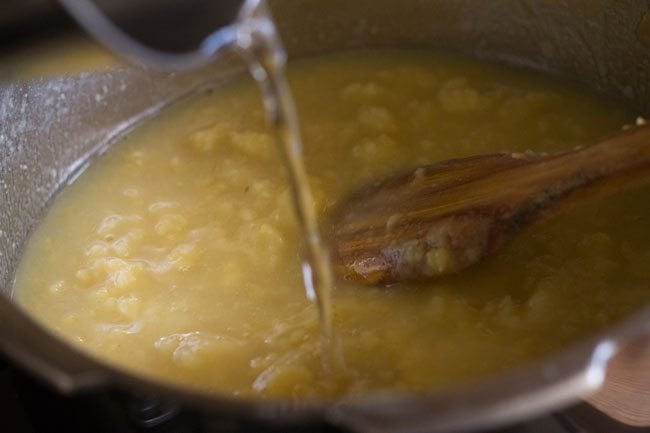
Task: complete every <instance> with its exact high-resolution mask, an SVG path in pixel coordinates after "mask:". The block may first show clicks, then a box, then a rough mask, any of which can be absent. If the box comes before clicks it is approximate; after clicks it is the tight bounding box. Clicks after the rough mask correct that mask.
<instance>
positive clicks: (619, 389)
mask: <svg viewBox="0 0 650 433" xmlns="http://www.w3.org/2000/svg"><path fill="white" fill-rule="evenodd" d="M586 401H587V402H588V403H590V404H591V405H592V406H594V407H596V408H597V409H598V410H600V411H601V412H604V413H605V414H606V415H608V416H609V417H611V418H614V419H615V420H617V421H619V422H622V423H624V424H627V425H631V426H638V427H648V426H650V336H645V337H639V338H637V339H635V340H633V341H631V342H630V343H628V344H627V345H625V346H624V347H623V348H622V349H621V350H620V352H619V353H617V354H616V356H614V358H612V360H611V361H610V363H609V366H608V369H607V375H606V378H605V383H604V384H603V387H602V388H601V389H600V390H599V391H598V392H596V393H595V394H594V395H592V396H589V397H588V398H587V399H586Z"/></svg>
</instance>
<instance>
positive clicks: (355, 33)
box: [0, 0, 650, 433]
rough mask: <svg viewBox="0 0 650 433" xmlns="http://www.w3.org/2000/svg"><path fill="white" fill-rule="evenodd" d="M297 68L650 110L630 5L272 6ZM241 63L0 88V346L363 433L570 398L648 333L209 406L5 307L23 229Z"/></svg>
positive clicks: (27, 362) (213, 410) (93, 379)
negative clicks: (497, 367)
mask: <svg viewBox="0 0 650 433" xmlns="http://www.w3.org/2000/svg"><path fill="white" fill-rule="evenodd" d="M271 8H272V10H273V13H274V15H275V17H276V20H277V22H278V25H279V28H280V32H281V34H282V36H283V38H284V41H285V44H286V45H287V47H288V50H289V54H290V57H293V58H295V57H301V56H310V55H317V54H321V53H325V52H330V51H336V50H343V49H354V48H358V47H385V46H391V47H401V46H407V47H414V46H417V47H432V48H437V49H444V50H450V51H456V52H462V53H466V54H469V55H472V56H475V57H479V58H485V59H489V60H495V61H504V62H508V63H514V64H517V65H520V66H523V67H528V68H534V69H538V70H542V71H544V72H546V73H549V74H555V75H559V76H563V77H565V78H567V79H570V80H574V81H575V82H576V83H578V84H579V85H585V86H587V87H589V88H590V89H592V90H593V91H594V92H598V93H601V94H604V95H606V96H609V97H612V98H616V99H619V100H623V101H625V102H626V103H627V104H628V105H629V106H631V107H633V108H634V109H636V110H638V112H639V113H640V114H642V113H644V112H646V111H647V110H648V108H649V107H650V89H649V88H648V87H647V86H646V82H647V79H648V76H647V74H648V71H650V67H649V66H650V65H649V62H650V48H649V47H650V45H645V44H647V43H648V41H650V32H645V29H646V27H650V26H648V25H646V22H648V19H646V12H647V10H648V4H647V2H641V1H638V0H619V1H613V0H603V1H591V0H574V1H568V0H567V1H548V0H538V1H535V0H530V1H528V0H518V1H512V0H493V1H490V2H476V1H474V0H402V1H399V2H397V1H390V0H329V1H326V2H324V1H322V0H275V1H273V0H271ZM243 70H244V66H243V65H242V64H241V62H240V61H239V60H238V59H237V58H236V57H235V56H234V55H232V54H228V53H224V55H222V56H221V57H220V58H219V59H217V60H216V61H215V63H214V64H212V65H210V66H209V67H207V68H204V69H202V70H199V71H195V72H192V73H187V74H179V75H157V74H150V73H146V72H144V71H142V70H138V69H128V68H119V69H115V70H111V71H105V72H101V73H100V72H98V73H85V74H79V75H72V76H66V77H59V78H54V79H49V80H46V79H42V80H32V81H25V82H17V83H12V84H5V85H3V86H2V87H1V88H0V119H1V121H0V203H2V206H1V208H0V291H1V293H2V295H3V296H0V344H1V348H2V350H3V351H5V352H6V353H7V354H9V355H10V356H12V357H13V358H14V359H15V360H16V361H17V362H19V363H21V364H22V365H24V366H25V367H26V368H28V369H30V370H31V371H33V372H34V373H35V374H37V375H40V376H41V377H42V378H44V379H45V380H46V381H48V382H50V383H52V384H53V385H54V386H56V387H57V388H58V389H59V390H60V391H61V392H65V393H72V392H81V391H84V390H87V389H91V388H93V387H109V386H110V387H118V388H120V389H125V390H129V391H131V392H135V393H149V394H150V393H153V394H156V395H159V396H162V397H163V398H165V399H168V400H170V401H175V402H179V403H181V404H183V405H186V406H191V407H196V408H200V410H202V411H204V412H205V413H210V414H214V415H215V416H222V415H223V416H228V417H230V418H233V417H234V418H235V419H241V420H259V421H262V422H264V423H267V424H269V425H294V426H295V425H311V424H313V423H314V422H316V423H321V422H325V423H327V424H330V425H335V426H339V427H343V428H347V429H352V430H357V431H362V432H404V433H407V432H408V433H410V432H425V431H426V432H442V431H444V432H449V431H469V430H473V429H477V428H487V427H498V426H501V425H506V424H509V423H513V422H516V421H519V420H523V419H526V418H528V417H533V416H535V415H540V414H542V413H545V412H547V411H550V410H552V409H556V408H559V407H561V406H563V405H567V404H569V403H572V402H574V401H576V400H577V399H579V398H581V397H583V396H585V395H588V394H590V393H592V392H593V391H595V390H596V389H598V388H599V387H600V386H601V384H602V383H603V380H604V377H605V373H606V369H607V365H608V361H609V359H610V358H611V357H612V356H613V355H614V354H616V353H617V352H618V351H619V350H621V349H622V348H624V347H625V346H626V344H628V343H629V342H630V341H633V340H638V339H639V338H643V337H645V336H646V335H647V334H650V308H645V309H642V310H640V311H639V312H638V313H637V314H636V315H634V316H632V317H630V318H628V319H627V320H625V321H624V322H622V323H620V324H618V325H616V326H614V327H611V328H610V329H608V330H606V331H604V332H602V333H600V334H598V335H595V336H593V337H592V338H590V339H587V340H585V341H581V342H579V343H576V344H575V345H573V346H571V347H568V348H566V350H564V351H563V352H561V353H558V354H554V355H552V356H549V357H547V358H545V359H542V360H540V361H539V362H537V363H534V364H531V365H527V366H524V367H521V368H520V369H518V370H516V371H510V372H506V373H503V374H500V375H498V376H493V377H489V378H486V379H484V380H481V381H478V382H475V383H471V384H469V385H466V386H463V387H459V388H455V389H452V390H449V391H445V392H441V393H436V394H431V395H393V394H390V395H375V396H369V397H366V398H362V399H355V400H341V401H337V402H334V403H328V404H325V403H323V404H310V405H307V404H304V403H300V402H289V401H266V402H251V401H244V400H235V399H230V398H224V397H215V396H207V395H204V394H199V393H194V392H191V391H188V390H183V389H179V388H174V387H171V386H168V385H162V384H160V383H155V382H153V381H150V380H147V379H143V378H141V377H137V376H134V375H131V374H130V373H128V372H125V371H122V370H120V369H119V368H118V367H116V366H112V365H107V364H104V363H102V362H101V361H100V360H96V359H93V358H91V357H89V356H87V355H85V354H82V353H81V352H79V351H77V350H76V349H74V348H72V347H71V346H69V345H68V344H67V343H65V342H63V341H61V340H60V339H58V338H56V337H55V336H54V335H53V334H52V333H51V332H50V331H49V330H47V329H44V328H43V327H42V326H41V325H39V324H38V323H37V322H35V321H34V320H32V319H31V318H30V317H28V316H27V315H26V314H25V313H24V312H23V311H22V310H21V309H20V308H19V307H17V306H16V305H15V304H14V303H13V302H12V298H11V286H12V284H11V283H12V278H13V273H14V270H15V268H16V265H17V262H18V260H19V258H20V254H21V251H22V249H23V247H24V246H25V241H26V239H27V237H28V236H29V233H30V231H31V229H32V228H33V227H34V225H35V224H37V222H38V220H39V218H40V217H41V216H42V214H43V212H44V209H45V208H46V206H47V204H48V201H49V200H50V199H51V198H52V197H53V195H54V194H55V193H56V192H57V190H58V189H59V188H61V187H63V186H65V185H66V183H67V182H69V181H70V179H73V178H74V176H75V174H76V173H79V172H80V170H81V169H83V167H85V165H86V164H87V163H88V161H89V160H90V159H91V158H92V157H93V156H94V155H97V154H99V153H101V152H102V151H103V150H104V149H106V147H107V146H108V145H109V144H111V143H112V142H114V141H115V140H116V139H117V138H119V136H120V135H122V134H124V133H125V132H127V131H128V130H129V129H130V128H131V127H133V125H135V124H137V123H138V122H139V121H141V120H142V119H144V118H147V117H149V116H152V115H154V114H155V113H157V112H158V111H159V110H161V109H163V108H164V107H165V106H166V105H168V104H170V103H172V102H173V101H175V100H177V99H179V98H182V97H185V96H186V95H189V94H191V93H193V92H196V91H200V89H201V88H205V87H206V86H207V87H209V86H211V85H214V84H215V83H217V84H218V83H219V82H223V81H224V80H227V79H228V78H229V77H231V76H232V75H234V74H238V73H241V72H242V71H243Z"/></svg>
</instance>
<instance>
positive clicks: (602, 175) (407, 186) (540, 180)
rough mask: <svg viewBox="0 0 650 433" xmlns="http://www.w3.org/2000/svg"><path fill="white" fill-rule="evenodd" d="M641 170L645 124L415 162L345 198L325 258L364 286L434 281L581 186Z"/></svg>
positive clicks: (648, 154) (618, 181) (647, 167)
mask: <svg viewBox="0 0 650 433" xmlns="http://www.w3.org/2000/svg"><path fill="white" fill-rule="evenodd" d="M648 174H650V125H644V126H638V127H635V128H631V129H628V130H626V131H622V132H620V133H618V134H617V135H615V136H612V137H609V138H607V139H605V140H603V141H601V142H599V143H597V144H595V145H592V146H589V147H584V148H580V149H574V150H571V151H568V152H564V153H560V154H554V155H530V154H493V155H482V156H474V157H469V158H463V159H455V160H449V161H444V162H441V163H438V164H435V165H431V166H426V167H421V168H418V169H416V170H414V171H411V172H409V173H407V174H404V175H401V176H396V177H393V178H389V179H387V180H385V181H383V182H380V183H378V184H376V185H372V186H370V187H368V188H366V189H364V190H361V191H359V192H358V193H356V194H355V195H353V196H352V197H350V199H349V200H348V201H347V202H346V204H345V205H344V206H343V207H342V208H340V209H339V210H338V212H337V213H336V214H335V216H334V224H333V233H332V262H333V264H334V267H335V270H336V272H337V274H338V275H339V276H340V277H342V278H344V279H346V280H354V281H357V282H360V283H363V284H368V285H386V284H392V283H396V282H408V281H422V280H429V279H433V278H436V277H438V276H441V275H445V274H450V273H454V272H458V271H460V270H461V269H464V268H466V267H468V266H470V265H472V264H474V263H476V262H478V261H479V260H481V259H482V258H483V257H485V256H486V255H488V254H490V253H491V252H493V251H495V250H496V249H498V248H499V247H500V246H502V245H503V244H505V243H506V242H507V241H509V240H510V239H512V238H513V237H514V236H515V235H516V234H517V233H518V232H519V231H520V230H522V229H523V228H524V227H526V226H528V225H529V224H531V223H532V222H534V221H536V220H538V219H539V218H540V217H542V216H544V215H545V214H547V213H548V212H549V211H552V210H555V209H557V208H558V207H559V205H560V204H565V203H568V202H570V201H573V199H575V198H576V197H579V196H580V194H579V193H581V192H586V191H589V190H591V191H598V192H603V191H606V190H609V191H612V190H617V189H618V188H620V187H622V186H624V185H628V184H630V183H632V182H634V181H639V180H641V179H644V178H649V177H650V176H648ZM569 199H572V200H569Z"/></svg>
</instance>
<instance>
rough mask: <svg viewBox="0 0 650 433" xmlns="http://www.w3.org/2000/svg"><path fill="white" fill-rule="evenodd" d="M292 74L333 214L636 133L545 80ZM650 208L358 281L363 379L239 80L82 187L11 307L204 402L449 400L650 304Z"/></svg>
mask: <svg viewBox="0 0 650 433" xmlns="http://www.w3.org/2000/svg"><path fill="white" fill-rule="evenodd" d="M289 79H290V82H291V85H292V87H293V90H294V93H295V97H296V102H297V105H298V110H299V114H300V116H301V122H302V127H303V135H304V141H305V157H306V161H307V169H308V171H309V174H310V184H311V187H312V188H313V191H314V193H315V197H316V203H314V206H316V210H317V212H318V214H319V215H321V216H325V215H327V213H328V211H330V210H332V209H333V208H335V207H336V205H337V203H340V202H341V201H342V200H344V199H345V197H346V196H347V195H348V194H349V193H351V192H352V191H354V190H355V189H356V188H359V187H360V186H362V185H364V184H366V183H367V182H369V181H371V180H373V179H377V178H381V177H382V176H387V175H390V174H393V173H398V172H400V171H403V170H406V169H413V168H414V167H416V166H418V165H423V164H430V163H434V162H436V161H440V160H444V159H448V158H454V157H462V156H468V155H474V154H482V153H490V152H496V151H507V152H525V151H528V150H531V151H560V150H565V149H568V148H571V147H573V146H576V145H584V144H589V143H592V142H594V141H596V140H597V139H598V138H600V137H602V136H603V135H606V134H610V133H613V132H615V131H617V130H619V129H620V128H621V126H622V125H623V124H624V123H626V122H630V119H631V117H630V116H629V115H628V113H626V112H625V111H624V110H623V109H622V108H621V107H619V106H617V105H614V104H612V103H611V102H607V101H602V100H599V99H597V98H594V97H592V96H589V95H587V94H584V93H582V92H580V91H578V90H575V89H573V88H571V87H570V86H568V85H565V84H560V83H556V82H554V81H552V80H549V79H548V78H545V77H541V76H538V75H535V74H533V73H530V72H526V71H522V70H515V69H508V68H506V67H502V66H497V65H492V64H486V63H479V62H473V61H469V60H462V59H457V58H449V57H444V56H438V55H432V54H431V53H424V52H356V53H349V54H339V55H333V56H329V57H323V58H319V59H312V60H305V61H301V62H297V63H295V64H293V65H291V67H290V71H289ZM514 181H516V180H514ZM649 193H650V188H648V187H640V188H636V189H634V190H630V191H626V192H622V193H620V194H617V195H615V196H610V197H608V198H605V199H598V200H595V199H594V200H591V201H588V202H585V203H583V204H581V205H579V206H578V207H576V208H573V209H572V210H571V211H569V212H566V213H564V214H562V215H560V216H557V217H554V218H552V219H549V220H546V221H544V222H541V223H539V224H537V225H535V226H533V227H531V228H530V229H527V230H526V231H525V232H524V233H522V234H521V235H519V236H518V237H517V239H516V240H515V241H513V242H512V243H510V244H509V245H507V246H506V247H505V248H503V249H502V250H501V251H499V252H498V253H496V254H495V255H494V256H493V257H491V258H490V259H488V260H486V261H484V262H483V263H481V264H479V265H477V266H475V267H473V268H471V269H468V270H466V271H463V272H462V273H461V274H459V275H456V276H452V277H448V278H444V279H440V280H438V281H437V282H435V283H432V284H426V285H424V284H422V285H413V286H409V287H393V288H368V287H355V286H353V285H348V284H342V283H339V284H338V285H337V287H336V289H335V293H334V297H333V302H334V317H333V323H334V328H335V332H336V335H337V337H338V344H339V345H340V347H341V350H342V353H343V356H344V359H345V368H344V369H342V370H339V371H330V372H328V371H325V370H324V368H323V367H322V363H321V354H320V331H319V323H318V317H317V313H316V308H315V307H314V306H313V305H312V304H311V303H310V302H309V301H308V300H307V299H306V298H305V294H304V290H303V286H302V277H301V272H300V254H299V253H300V251H301V239H300V238H299V236H298V234H297V230H296V222H295V220H294V216H293V213H292V205H291V202H290V195H289V189H288V185H287V183H286V179H285V175H284V171H283V167H282V164H281V161H280V159H279V156H278V152H277V151H276V147H275V143H274V141H273V139H272V137H271V135H270V133H269V130H268V129H267V125H266V120H265V118H264V113H263V108H262V105H261V102H260V95H259V91H258V89H257V87H256V86H255V84H254V83H253V82H252V81H250V80H248V79H244V78H242V79H241V80H237V81H235V82H233V83H231V84H229V85H227V86H224V87H223V88H221V89H218V90H217V91H216V92H214V93H213V94H210V95H203V96H200V97H197V98H195V99H193V100H192V101H189V102H187V103H184V104H181V105H180V106H176V107H174V108H173V109H171V110H169V111H167V112H165V113H163V114H161V115H160V116H158V117H157V118H156V119H154V120H152V121H149V122H147V123H146V124H144V125H142V126H141V127H139V128H138V129H137V130H136V131H134V132H133V133H132V134H130V135H129V136H128V137H126V138H125V139H124V140H123V141H122V142H121V143H119V144H118V145H117V146H115V148H114V149H112V151H111V152H109V153H108V154H107V155H105V156H103V157H102V158H100V160H99V161H97V163H96V164H94V165H93V166H92V167H91V168H90V169H88V170H87V171H86V172H85V173H84V174H83V175H82V176H81V177H80V178H79V179H78V180H77V181H76V182H75V183H74V184H73V185H71V186H70V187H68V188H67V189H66V190H64V191H63V192H62V193H61V194H60V195H59V196H58V198H57V199H56V200H55V201H54V203H53V204H52V206H51V208H50V209H49V212H48V213H47V215H46V216H45V218H44V219H43V221H42V223H41V225H40V227H38V229H37V230H36V231H35V232H34V234H33V236H32V238H31V241H30V242H29V245H28V246H27V248H26V250H25V255H24V258H23V260H22V264H21V266H20V268H19V270H18V273H17V277H16V283H15V291H14V295H15V297H16V298H17V300H18V301H19V302H20V304H22V305H23V306H24V308H26V309H27V310H28V311H29V312H30V313H31V314H32V315H33V316H35V317H36V318H38V320H40V321H41V322H42V323H43V324H45V325H46V326H48V327H50V328H53V329H55V330H56V332H57V333H58V334H60V335H61V336H62V337H63V338H65V339H67V340H69V341H72V342H74V343H75V344H76V345H78V346H79V347H80V348H82V349H83V350H86V351H88V352H90V353H91V354H93V355H95V356H97V357H99V358H102V359H106V360H109V361H111V362H114V363H115V364H116V365H119V366H121V367H123V368H126V369H129V370H132V371H134V372H137V373H139V374H142V375H146V376H149V377H153V378H156V379H159V380H163V381H169V382H172V383H176V384H182V385H185V386H189V387H192V388H195V389H200V390H202V391H206V392H213V393H221V394H230V395H241V396H246V397H263V398H266V397H293V398H310V397H313V398H331V397H334V396H340V395H358V394H363V393H367V392H372V391H375V390H385V389H409V390H416V391H419V390H437V389H442V388H445V387H450V386H453V385H455V384H458V383H460V382H463V381H467V380H469V379H471V378H475V377H479V376H482V375H487V374H490V373H495V372H497V371H501V370H504V369H508V368H511V367H513V366H517V365H520V364H522V363H523V362H525V361H528V360H531V359H533V358H538V357H540V356H542V355H544V354H548V353H551V352H553V351H556V350H558V349H560V348H562V347H563V346H565V345H566V344H568V343H569V342H572V341H574V340H576V339H578V338H580V337H583V336H585V335H589V334H592V333H594V332H595V331H597V330H599V329H602V328H603V327H605V326H606V325H608V324H610V323H612V322H614V321H616V320H618V319H620V318H622V317H623V316H625V315H626V314H629V313H630V312H631V311H633V310H635V309H637V308H640V306H641V305H643V304H644V303H645V302H647V301H648V300H650V267H649V266H648V264H649V263H650V230H648V229H647V224H648V221H650V206H648V205H647V200H648V196H649V195H648V194H649Z"/></svg>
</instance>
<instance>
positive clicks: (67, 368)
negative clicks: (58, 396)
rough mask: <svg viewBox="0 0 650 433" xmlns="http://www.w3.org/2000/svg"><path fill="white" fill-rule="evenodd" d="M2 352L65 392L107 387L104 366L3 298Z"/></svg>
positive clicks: (0, 322) (0, 317) (0, 320)
mask: <svg viewBox="0 0 650 433" xmlns="http://www.w3.org/2000/svg"><path fill="white" fill-rule="evenodd" d="M0 349H1V350H2V352H4V353H6V354H7V355H8V356H9V357H11V358H12V359H13V360H14V361H15V362H16V363H18V364H19V365H21V366H24V367H26V368H27V369H28V370H30V371H31V372H32V373H34V374H36V375H37V376H40V377H41V378H42V379H44V380H45V381H46V382H47V383H49V384H51V385H53V386H54V387H55V388H56V389H57V390H58V391H60V392H62V393H66V394H69V393H72V392H76V391H80V390H85V389H90V388H95V387H99V386H103V385H106V384H107V383H108V380H109V375H108V373H107V372H106V370H105V369H104V368H103V367H102V365H101V364H100V363H98V362H96V361H94V360H92V359H91V358H90V357H88V356H87V355H84V354H83V353H81V352H79V351H78V350H76V349H74V348H73V347H72V346H70V345H68V344H66V343H64V342H63V341H62V340H61V339H60V338H57V337H56V336H55V335H53V334H51V333H49V332H48V331H46V330H45V329H44V328H43V327H42V326H40V325H39V324H37V323H36V322H35V321H34V320H33V319H31V318H30V317H28V316H27V315H26V314H25V313H24V312H23V311H22V310H21V309H20V308H18V307H17V306H16V305H15V304H14V303H13V302H12V301H10V300H9V299H7V298H6V297H4V296H0Z"/></svg>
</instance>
